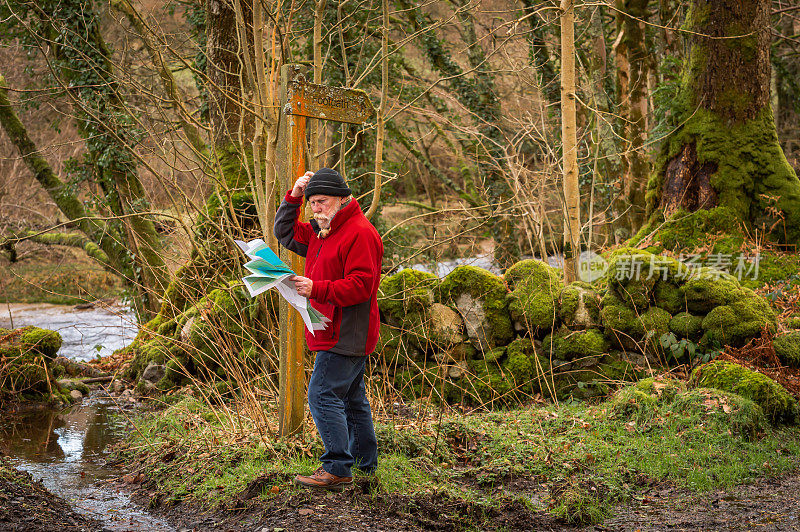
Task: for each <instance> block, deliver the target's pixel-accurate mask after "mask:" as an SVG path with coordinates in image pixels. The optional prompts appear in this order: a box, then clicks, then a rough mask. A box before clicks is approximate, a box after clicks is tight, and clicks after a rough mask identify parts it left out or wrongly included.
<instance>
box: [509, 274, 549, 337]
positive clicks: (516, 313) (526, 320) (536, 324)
mask: <svg viewBox="0 0 800 532" xmlns="http://www.w3.org/2000/svg"><path fill="white" fill-rule="evenodd" d="M503 278H504V279H505V281H506V283H507V284H508V286H509V288H510V289H511V295H510V296H509V299H510V302H509V311H510V313H511V317H512V319H513V320H514V323H515V326H516V327H517V329H518V330H529V331H531V332H534V333H535V332H538V331H539V330H546V329H551V328H553V327H554V325H555V324H557V310H558V300H559V296H560V294H561V289H562V285H563V283H562V282H561V272H560V271H559V270H556V269H555V268H552V267H550V266H549V265H547V264H545V263H544V262H541V261H538V260H533V259H529V260H523V261H520V262H518V263H516V264H514V265H513V266H512V267H510V268H509V269H508V270H506V272H505V274H504V275H503Z"/></svg>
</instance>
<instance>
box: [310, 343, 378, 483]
mask: <svg viewBox="0 0 800 532" xmlns="http://www.w3.org/2000/svg"><path fill="white" fill-rule="evenodd" d="M366 360H367V357H365V356H344V355H337V354H336V353H331V352H329V351H319V352H318V353H317V360H316V362H315V363H314V372H313V373H312V374H311V380H310V381H309V383H308V406H309V408H310V410H311V416H312V417H313V418H314V424H315V425H316V426H317V432H319V435H320V437H321V438H322V443H323V444H324V445H325V454H323V455H322V457H321V458H320V460H321V461H322V467H323V469H325V471H327V472H328V473H330V474H331V475H336V476H338V477H349V476H352V474H351V472H350V468H351V467H352V466H353V465H355V466H356V467H358V468H359V469H361V471H363V472H364V473H368V474H369V473H372V472H373V471H374V470H375V467H376V466H377V465H378V441H377V439H376V438H375V429H374V427H373V426H372V410H371V409H370V407H369V401H367V394H366V389H365V388H364V365H365V363H366Z"/></svg>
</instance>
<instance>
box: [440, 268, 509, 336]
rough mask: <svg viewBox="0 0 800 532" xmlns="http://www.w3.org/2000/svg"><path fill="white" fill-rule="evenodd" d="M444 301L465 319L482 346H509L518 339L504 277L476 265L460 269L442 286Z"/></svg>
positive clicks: (468, 332) (470, 333) (446, 278)
mask: <svg viewBox="0 0 800 532" xmlns="http://www.w3.org/2000/svg"><path fill="white" fill-rule="evenodd" d="M440 289H441V297H442V302H443V303H446V304H448V305H450V306H453V307H455V308H456V309H458V311H459V313H460V314H461V315H462V316H463V317H464V322H465V324H466V329H467V335H468V336H469V338H470V340H472V341H473V342H477V343H479V344H481V346H482V347H485V346H488V347H494V346H498V345H506V344H507V343H508V342H509V341H510V340H511V339H512V338H513V337H514V329H513V326H512V324H511V317H510V316H509V312H508V297H507V296H508V290H507V288H506V285H505V283H504V282H503V280H502V279H501V278H500V277H497V276H496V275H493V274H491V273H489V272H488V271H486V270H484V269H482V268H476V267H474V266H458V267H457V268H455V269H454V270H453V271H452V272H450V274H449V275H448V276H447V277H445V278H444V280H443V281H442V284H441V286H440Z"/></svg>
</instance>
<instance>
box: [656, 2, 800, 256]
mask: <svg viewBox="0 0 800 532" xmlns="http://www.w3.org/2000/svg"><path fill="white" fill-rule="evenodd" d="M685 27H686V28H687V29H688V30H689V31H690V32H691V33H690V34H689V37H688V39H689V42H690V44H691V50H690V57H689V61H688V62H687V65H686V72H685V75H684V85H683V87H682V93H681V97H680V101H679V106H680V110H681V116H680V120H679V122H678V123H679V124H680V126H679V127H678V129H676V130H675V131H674V132H673V133H672V134H671V135H670V137H669V138H668V139H667V140H666V142H665V143H664V145H663V148H662V154H661V158H660V165H659V167H658V168H657V170H656V172H655V173H654V177H653V179H651V180H650V183H649V185H648V194H647V199H648V212H649V213H650V214H652V215H653V216H654V217H655V218H652V219H651V221H653V222H658V221H660V219H661V216H662V215H663V217H664V218H669V217H670V215H672V214H674V213H675V212H676V211H678V210H685V211H690V212H691V211H695V210H697V209H708V208H711V207H716V206H720V207H725V208H727V209H730V210H731V211H732V212H733V213H734V214H735V215H736V216H737V217H738V218H740V219H741V220H743V221H745V222H747V223H748V224H750V225H751V226H754V228H755V229H756V230H758V231H759V232H766V233H770V234H771V235H772V236H773V237H774V238H775V239H776V240H779V241H782V242H788V243H790V244H793V245H797V244H798V243H800V181H798V179H797V176H796V174H795V172H794V170H793V169H792V168H791V166H790V165H789V163H788V162H787V160H786V157H785V156H784V154H783V151H782V150H781V147H780V145H779V143H778V137H777V134H776V131H775V123H774V120H773V115H772V108H771V106H770V61H769V49H770V2H769V0H747V1H743V0H693V2H692V5H691V8H690V11H689V14H688V15H687V21H686V24H685Z"/></svg>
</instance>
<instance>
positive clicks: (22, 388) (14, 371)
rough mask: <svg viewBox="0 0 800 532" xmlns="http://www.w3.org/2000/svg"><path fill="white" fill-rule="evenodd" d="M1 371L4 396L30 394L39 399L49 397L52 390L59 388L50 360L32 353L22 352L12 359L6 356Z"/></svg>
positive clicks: (0, 389)
mask: <svg viewBox="0 0 800 532" xmlns="http://www.w3.org/2000/svg"><path fill="white" fill-rule="evenodd" d="M0 371H2V375H1V376H2V381H0V385H1V386H2V387H0V393H2V395H8V394H11V395H12V396H14V395H18V394H21V393H28V394H31V396H32V397H35V398H37V399H39V398H43V397H49V394H50V390H51V389H57V388H58V385H57V384H56V383H55V382H54V381H53V379H52V377H51V375H50V368H49V365H48V359H46V358H45V357H44V356H43V355H40V354H38V353H34V352H32V351H26V352H21V353H18V354H17V355H16V356H12V357H6V356H4V357H3V362H2V370H0Z"/></svg>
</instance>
